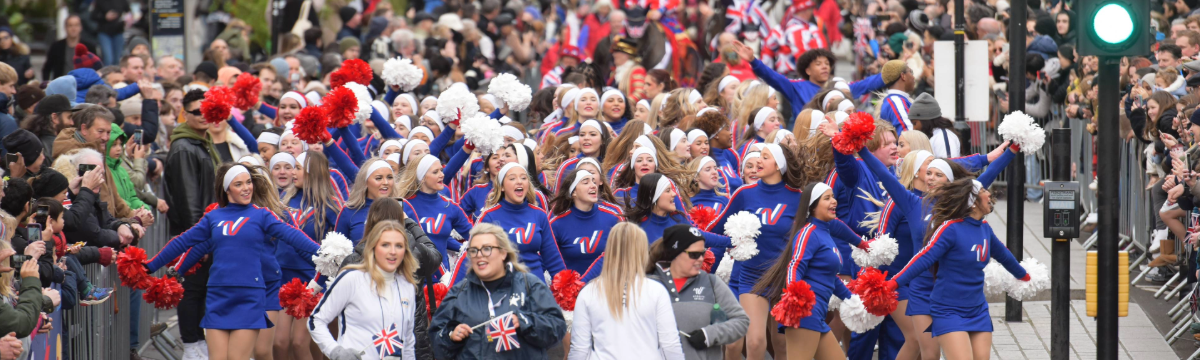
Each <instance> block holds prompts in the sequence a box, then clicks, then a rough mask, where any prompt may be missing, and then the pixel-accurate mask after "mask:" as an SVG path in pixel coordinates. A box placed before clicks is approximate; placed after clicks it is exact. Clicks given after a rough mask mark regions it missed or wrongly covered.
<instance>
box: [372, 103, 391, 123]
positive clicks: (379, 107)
mask: <svg viewBox="0 0 1200 360" xmlns="http://www.w3.org/2000/svg"><path fill="white" fill-rule="evenodd" d="M371 107H373V108H375V111H376V112H379V115H380V116H383V118H384V119H387V118H388V114H390V113H391V112H390V111H388V110H389V109H388V106H387V104H384V103H383V102H382V101H379V100H374V101H371Z"/></svg>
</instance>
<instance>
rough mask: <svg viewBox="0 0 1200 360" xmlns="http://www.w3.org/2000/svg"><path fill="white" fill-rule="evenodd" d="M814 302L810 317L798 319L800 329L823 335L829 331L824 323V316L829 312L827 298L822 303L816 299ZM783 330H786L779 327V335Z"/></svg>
mask: <svg viewBox="0 0 1200 360" xmlns="http://www.w3.org/2000/svg"><path fill="white" fill-rule="evenodd" d="M816 302H817V303H816V304H813V307H812V315H809V316H808V317H805V318H803V319H800V328H801V329H806V330H812V331H816V332H819V333H822V334H824V333H827V332H829V330H830V329H829V324H826V323H825V314H826V313H828V312H829V298H828V297H826V298H825V299H824V301H822V300H821V299H819V298H818V299H816ZM768 315H769V314H768ZM784 329H787V326H783V325H779V328H778V330H779V333H780V334H782V333H783V331H784Z"/></svg>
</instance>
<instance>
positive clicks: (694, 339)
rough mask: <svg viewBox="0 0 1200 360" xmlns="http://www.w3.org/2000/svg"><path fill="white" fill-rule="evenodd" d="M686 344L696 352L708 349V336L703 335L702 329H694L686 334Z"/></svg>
mask: <svg viewBox="0 0 1200 360" xmlns="http://www.w3.org/2000/svg"><path fill="white" fill-rule="evenodd" d="M687 342H688V344H691V345H692V348H695V349H696V350H704V349H706V348H708V336H705V335H704V329H696V330H695V331H692V332H691V333H688V336H687Z"/></svg>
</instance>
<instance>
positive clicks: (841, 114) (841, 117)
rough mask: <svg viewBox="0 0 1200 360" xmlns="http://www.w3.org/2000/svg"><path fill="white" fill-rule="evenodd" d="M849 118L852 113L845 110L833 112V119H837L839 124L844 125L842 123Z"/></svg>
mask: <svg viewBox="0 0 1200 360" xmlns="http://www.w3.org/2000/svg"><path fill="white" fill-rule="evenodd" d="M849 118H850V114H847V113H846V112H845V111H840V110H839V111H838V112H836V113H833V119H834V120H835V121H837V125H838V126H842V123H844V122H846V119H849Z"/></svg>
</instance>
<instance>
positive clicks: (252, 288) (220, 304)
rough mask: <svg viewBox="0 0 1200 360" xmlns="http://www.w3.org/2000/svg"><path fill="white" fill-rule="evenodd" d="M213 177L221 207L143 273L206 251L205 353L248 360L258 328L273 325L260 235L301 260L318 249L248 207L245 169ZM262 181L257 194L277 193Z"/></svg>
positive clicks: (251, 188)
mask: <svg viewBox="0 0 1200 360" xmlns="http://www.w3.org/2000/svg"><path fill="white" fill-rule="evenodd" d="M217 177H218V178H219V179H222V183H221V187H219V188H217V189H216V195H217V202H218V204H220V206H221V207H220V208H217V209H215V210H213V211H211V212H209V213H208V214H205V216H204V217H202V218H201V219H200V221H199V222H198V223H197V224H196V225H195V226H193V227H192V228H191V229H188V230H187V231H185V232H184V233H183V234H180V235H179V236H177V237H176V238H175V239H172V241H171V242H170V243H168V244H167V246H166V247H165V248H163V250H162V251H161V252H159V254H158V255H156V256H155V257H154V259H153V260H151V261H150V263H148V264H147V269H148V270H149V271H150V272H153V271H156V270H158V269H159V268H161V267H163V266H166V265H169V264H170V262H171V260H172V259H175V257H176V256H179V255H180V254H182V253H183V252H184V251H185V250H187V249H188V248H191V247H193V246H198V245H200V246H201V247H202V248H204V247H207V248H208V249H209V250H210V251H211V252H212V254H213V258H214V259H215V261H214V263H213V265H212V269H211V270H210V277H209V281H208V293H207V298H206V299H205V304H206V305H207V306H206V309H205V315H204V320H202V321H201V324H200V326H201V327H203V328H205V329H207V330H208V331H207V334H206V336H207V340H208V347H209V354H213V355H214V356H215V357H217V358H224V359H249V358H250V355H251V353H252V352H253V350H254V345H255V343H256V340H257V337H258V333H259V329H265V328H269V327H272V326H274V325H273V324H271V322H270V321H269V320H268V319H267V316H266V314H267V305H266V299H267V294H266V286H267V284H266V283H265V282H266V281H265V280H266V279H265V274H263V272H262V270H263V269H262V268H263V265H262V262H263V257H265V256H268V255H267V254H268V250H267V249H268V246H267V245H268V244H267V242H266V241H264V238H263V235H268V236H271V237H274V238H275V239H278V240H281V241H283V242H286V243H288V244H289V245H291V246H292V247H293V248H295V249H296V250H297V252H299V253H300V255H302V256H312V255H313V254H315V253H316V252H317V250H318V248H319V245H317V243H316V242H314V241H312V239H310V238H309V237H308V236H305V235H304V233H303V232H301V231H300V230H297V229H296V228H294V227H291V226H289V225H288V224H287V223H286V222H284V221H282V220H280V218H279V217H277V216H276V215H275V214H274V213H272V212H271V211H270V210H268V209H265V208H261V207H258V206H256V205H253V204H251V199H252V198H253V195H252V194H253V193H254V192H255V184H254V182H253V181H252V180H251V174H250V171H249V170H248V169H247V168H246V167H245V166H243V165H229V164H227V165H224V166H222V167H221V168H220V169H219V170H218V171H217ZM260 178H261V179H262V180H263V181H262V184H261V185H260V187H259V190H258V191H264V192H272V193H273V192H274V191H275V189H273V188H271V187H269V186H268V185H267V184H269V181H266V178H265V177H260ZM205 243H207V244H205ZM201 244H204V245H201ZM248 250H249V251H248Z"/></svg>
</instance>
